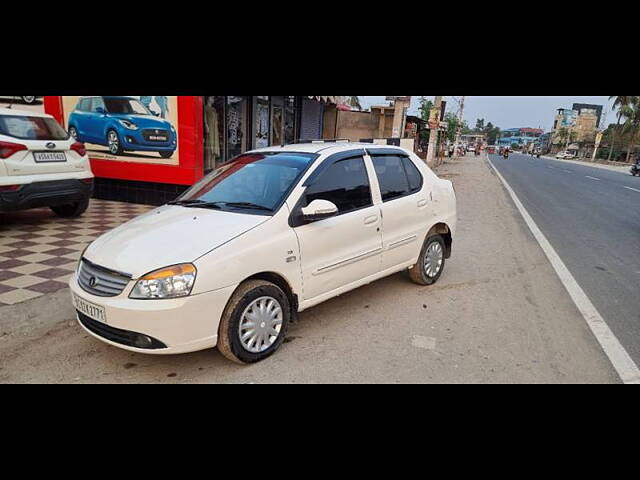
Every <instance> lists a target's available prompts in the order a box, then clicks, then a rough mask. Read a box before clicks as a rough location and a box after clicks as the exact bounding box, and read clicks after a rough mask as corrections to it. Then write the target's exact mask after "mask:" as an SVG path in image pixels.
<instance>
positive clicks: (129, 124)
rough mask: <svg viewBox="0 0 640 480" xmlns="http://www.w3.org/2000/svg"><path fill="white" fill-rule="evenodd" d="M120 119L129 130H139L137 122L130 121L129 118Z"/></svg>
mask: <svg viewBox="0 0 640 480" xmlns="http://www.w3.org/2000/svg"><path fill="white" fill-rule="evenodd" d="M118 121H119V122H120V124H121V125H122V126H123V127H125V128H128V129H129V130H138V126H137V125H136V124H135V123H133V122H130V121H129V120H118Z"/></svg>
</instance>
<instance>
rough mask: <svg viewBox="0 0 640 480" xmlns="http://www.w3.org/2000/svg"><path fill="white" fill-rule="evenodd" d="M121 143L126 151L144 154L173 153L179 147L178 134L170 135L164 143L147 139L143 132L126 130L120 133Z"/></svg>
mask: <svg viewBox="0 0 640 480" xmlns="http://www.w3.org/2000/svg"><path fill="white" fill-rule="evenodd" d="M143 130H144V129H143ZM120 142H121V143H122V148H124V149H125V150H138V151H143V152H172V151H174V150H175V149H176V147H177V139H176V134H175V133H173V132H170V133H169V137H168V140H167V141H165V142H162V141H152V140H147V139H145V138H144V135H143V134H142V130H124V131H121V132H120Z"/></svg>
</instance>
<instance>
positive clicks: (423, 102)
mask: <svg viewBox="0 0 640 480" xmlns="http://www.w3.org/2000/svg"><path fill="white" fill-rule="evenodd" d="M432 108H433V102H432V101H431V100H428V99H427V97H420V106H419V107H418V112H419V113H420V118H421V119H422V120H424V121H425V122H428V121H429V117H430V116H431V109H432ZM429 132H430V131H429V130H427V129H426V128H423V129H422V131H421V132H420V138H421V139H422V140H424V141H428V140H429Z"/></svg>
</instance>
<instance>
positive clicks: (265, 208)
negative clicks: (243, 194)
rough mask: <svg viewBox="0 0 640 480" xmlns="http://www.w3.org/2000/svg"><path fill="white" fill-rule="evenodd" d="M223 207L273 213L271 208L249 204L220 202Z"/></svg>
mask: <svg viewBox="0 0 640 480" xmlns="http://www.w3.org/2000/svg"><path fill="white" fill-rule="evenodd" d="M220 203H224V204H225V205H229V206H230V207H236V208H253V209H255V210H265V211H267V212H273V208H269V207H265V206H264V205H258V204H257V203H251V202H220Z"/></svg>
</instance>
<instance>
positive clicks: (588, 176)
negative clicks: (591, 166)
mask: <svg viewBox="0 0 640 480" xmlns="http://www.w3.org/2000/svg"><path fill="white" fill-rule="evenodd" d="M585 177H586V178H590V179H591V180H600V179H599V178H596V177H592V176H590V175H585Z"/></svg>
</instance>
